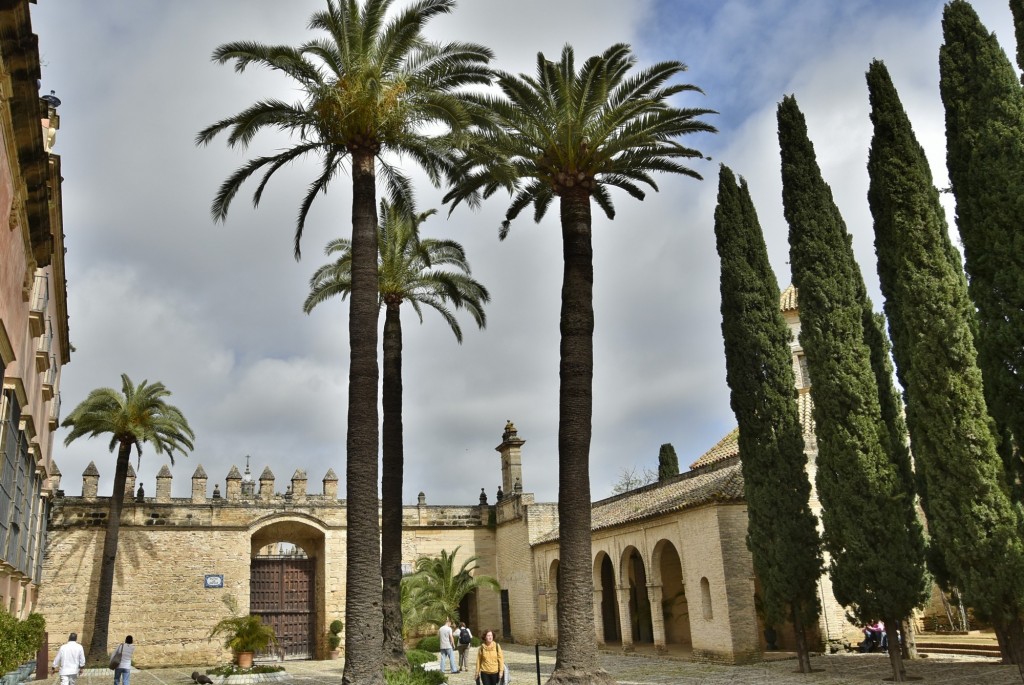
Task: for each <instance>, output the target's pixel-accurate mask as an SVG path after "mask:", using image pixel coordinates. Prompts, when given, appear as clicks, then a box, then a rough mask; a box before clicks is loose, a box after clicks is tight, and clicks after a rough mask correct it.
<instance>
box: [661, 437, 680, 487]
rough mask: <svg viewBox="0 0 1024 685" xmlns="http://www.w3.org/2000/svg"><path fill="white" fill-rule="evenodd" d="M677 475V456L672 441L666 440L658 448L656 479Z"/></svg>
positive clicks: (665, 478) (666, 478)
mask: <svg viewBox="0 0 1024 685" xmlns="http://www.w3.org/2000/svg"><path fill="white" fill-rule="evenodd" d="M678 475H679V456H678V455H676V448H675V447H673V446H672V443H670V442H666V443H665V444H664V445H662V446H661V449H660V450H658V480H668V479H669V478H671V477H673V476H678Z"/></svg>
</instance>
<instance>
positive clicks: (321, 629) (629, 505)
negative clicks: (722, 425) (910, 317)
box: [40, 288, 855, 666]
mask: <svg viewBox="0 0 1024 685" xmlns="http://www.w3.org/2000/svg"><path fill="white" fill-rule="evenodd" d="M782 308H783V311H784V313H785V316H786V319H787V321H788V322H789V324H790V326H791V327H792V328H793V329H794V333H797V332H798V327H799V320H798V318H797V309H796V293H795V291H794V290H793V289H792V288H790V289H788V290H787V291H786V292H784V293H783V295H782ZM795 340H796V339H795V338H794V343H793V348H792V351H793V364H794V369H795V370H796V371H797V372H798V375H797V379H798V380H797V385H798V394H799V398H800V407H801V417H802V419H803V421H804V425H805V438H806V440H805V442H806V444H807V446H808V447H807V452H808V457H809V467H808V468H809V471H810V475H811V477H812V482H813V464H814V457H815V455H816V450H815V444H814V435H813V426H812V424H811V419H810V394H809V388H810V380H809V378H808V377H807V375H806V367H805V366H804V365H803V364H802V361H801V360H802V356H803V353H802V350H801V349H800V347H799V344H798V343H797V342H795ZM801 369H803V371H801ZM525 442H526V441H525V440H524V439H523V438H521V437H520V436H519V433H518V431H517V429H516V427H515V425H513V424H512V422H511V421H510V422H508V423H507V424H506V426H505V430H504V432H503V433H502V436H501V443H500V444H499V445H498V446H497V447H496V451H497V452H498V453H499V455H500V470H501V486H500V489H499V491H498V501H497V502H495V503H494V504H489V503H488V502H487V496H486V494H484V493H483V492H481V495H480V501H479V504H476V505H472V506H459V505H444V504H439V505H434V504H428V503H427V502H426V497H425V495H424V494H423V493H420V496H419V498H418V502H417V504H416V505H414V506H413V505H407V506H405V507H404V508H403V522H404V525H403V529H404V530H403V540H402V550H403V561H404V563H406V564H408V566H409V567H411V566H412V564H413V563H414V562H415V560H416V559H418V558H420V557H422V556H437V555H438V554H439V553H440V551H441V550H447V551H449V552H450V551H452V550H455V549H456V548H458V556H457V559H456V564H457V565H458V564H460V563H461V560H464V559H466V558H467V557H469V556H477V557H479V562H478V563H479V571H478V572H479V573H486V574H489V575H492V576H494V577H496V578H497V579H498V582H499V584H500V586H501V590H500V592H497V593H495V592H493V591H489V590H480V591H478V592H477V593H476V594H475V595H474V596H472V597H470V598H468V599H467V601H466V602H464V604H463V606H462V607H461V608H460V617H461V618H462V619H463V620H465V621H466V623H467V624H468V625H470V626H471V627H472V628H474V629H475V630H476V632H477V633H478V634H479V633H480V631H481V630H482V629H485V628H493V629H494V630H495V631H496V633H497V634H498V635H499V636H500V638H501V639H502V640H506V641H514V642H518V643H525V644H531V643H535V642H539V643H545V644H553V643H554V642H555V641H556V636H557V629H558V626H557V617H556V610H555V607H556V605H557V601H558V598H557V588H558V564H559V561H558V507H557V504H555V503H540V502H536V501H534V496H533V495H532V494H531V493H529V492H526V491H525V490H524V485H523V484H524V482H526V481H525V480H524V473H523V459H522V450H523V446H524V444H525ZM82 478H83V482H82V496H81V497H63V496H58V497H57V498H56V499H55V501H54V506H53V509H52V512H51V522H50V533H49V540H48V545H47V553H46V559H45V562H44V566H43V578H44V583H45V584H46V588H47V591H46V593H44V595H43V597H42V600H41V602H40V610H41V611H42V613H43V614H44V616H45V617H46V619H47V625H48V626H50V627H51V632H53V633H54V634H57V635H60V634H64V633H66V632H69V631H72V630H75V631H78V632H79V633H83V632H85V631H87V630H89V628H90V626H91V623H92V614H91V611H92V608H93V607H94V606H95V598H94V597H93V596H92V594H91V593H92V592H93V591H94V590H93V586H94V582H93V579H94V577H95V575H96V573H97V572H98V569H99V565H100V553H101V550H102V546H103V532H104V529H105V525H106V517H107V512H108V510H109V498H107V497H100V496H99V494H98V492H97V484H98V482H99V471H98V470H97V469H96V467H95V465H94V464H90V465H89V467H88V468H87V469H86V471H85V473H84V474H83V476H82ZM171 479H172V476H171V473H170V470H169V469H167V468H166V467H164V468H163V469H162V470H161V471H160V473H159V474H157V477H156V488H155V494H154V496H152V497H146V496H144V495H143V493H142V488H141V486H140V488H139V494H138V495H137V496H136V497H135V498H134V499H133V498H131V497H129V498H128V501H126V503H125V509H124V512H123V516H122V523H121V542H120V545H119V549H118V559H117V570H116V575H115V584H114V592H115V597H114V598H113V606H112V611H111V624H110V635H111V636H112V639H113V638H116V637H118V636H120V635H123V634H126V633H131V634H132V635H133V636H134V637H135V640H136V643H137V644H138V645H139V646H140V650H139V652H138V653H137V654H138V659H139V664H140V665H144V666H155V665H165V664H183V663H185V664H200V663H216V662H218V661H222V660H224V659H225V658H226V657H227V654H226V653H225V652H224V650H223V649H222V647H221V642H220V641H219V640H216V639H210V638H209V637H208V635H209V631H210V628H211V626H213V624H214V623H216V622H217V620H219V619H220V618H222V617H224V616H225V615H227V611H228V610H227V609H226V608H225V605H224V603H223V600H224V598H225V597H226V596H228V595H230V596H231V597H233V598H234V599H235V600H236V601H237V603H238V606H240V607H242V608H248V609H249V610H250V611H252V612H253V613H258V614H260V615H262V616H263V617H264V620H265V621H267V622H269V623H271V624H273V625H274V626H275V629H276V630H277V632H278V635H279V636H281V638H282V643H283V644H284V647H285V657H286V658H317V657H323V656H324V655H325V653H326V645H325V638H326V633H327V626H328V625H329V624H330V622H331V621H332V620H334V619H336V618H341V619H344V613H345V606H344V599H345V501H344V500H340V499H338V491H337V490H338V482H337V478H336V476H335V475H334V472H333V471H328V473H327V474H326V475H325V476H324V478H323V479H322V489H321V491H320V492H317V493H311V492H310V491H309V488H308V480H307V476H306V473H305V471H302V470H301V469H300V470H296V471H295V472H294V474H293V475H292V477H291V480H290V482H289V484H288V485H287V486H286V488H285V492H284V493H280V492H278V487H277V486H276V477H275V476H274V473H273V472H272V471H271V469H270V467H266V468H265V469H264V470H263V472H262V473H261V474H260V476H259V478H258V479H253V477H252V475H251V473H250V471H249V464H248V462H247V463H246V467H245V472H244V473H242V472H239V470H238V468H237V467H232V468H231V470H230V471H229V472H228V473H227V475H226V477H225V480H224V489H223V490H221V489H220V484H219V483H217V484H214V485H213V491H212V493H211V491H210V485H211V484H210V483H209V482H208V477H207V474H206V472H205V470H204V469H203V467H202V466H201V465H200V466H199V467H198V468H197V469H196V470H195V473H194V474H193V475H192V488H191V496H190V497H187V498H172V497H171ZM135 486H136V483H135V474H134V472H130V473H129V478H128V482H127V483H126V486H125V487H126V492H127V494H131V493H132V492H134V490H135ZM812 497H813V499H812V502H811V505H812V508H813V509H814V510H815V512H816V513H817V512H820V504H819V503H818V501H817V498H816V496H814V495H813V494H812ZM592 525H593V546H592V549H593V581H594V584H593V587H594V616H595V631H596V634H595V640H596V641H597V642H598V643H600V644H603V645H606V646H607V645H614V646H619V647H621V648H622V649H624V650H627V651H629V650H631V649H634V648H635V646H636V645H638V644H647V645H651V646H653V647H654V648H655V649H657V650H659V651H669V652H672V653H674V654H681V655H685V656H689V657H690V658H693V659H697V660H703V661H717V662H724V663H742V662H748V661H752V660H756V659H758V658H760V654H761V652H762V650H763V649H764V648H765V646H766V645H765V642H764V640H763V639H762V635H763V628H764V626H763V625H761V623H760V621H759V619H758V616H757V612H756V609H755V593H756V591H757V580H756V578H755V577H754V572H753V566H752V562H751V558H750V552H749V551H748V550H747V546H746V542H745V538H746V532H747V510H746V504H745V502H744V499H743V477H742V473H741V470H740V464H739V454H738V443H737V431H735V430H734V431H732V432H731V433H730V434H729V435H727V436H726V437H725V438H723V439H722V440H721V441H720V442H719V443H718V444H716V445H715V446H714V447H712V449H710V450H709V451H708V452H707V453H705V454H704V455H702V456H701V457H700V458H699V459H697V460H696V461H695V462H694V463H693V464H692V465H691V468H690V470H689V471H687V472H685V473H682V474H680V475H678V476H675V477H673V478H669V479H667V480H664V481H661V482H658V483H653V484H651V485H647V486H644V487H642V488H639V489H636V490H632V491H629V492H626V493H623V494H620V495H617V496H614V497H610V498H608V499H604V500H601V501H599V502H595V503H594V505H593V512H592ZM281 543H285V545H284V546H282V544H281ZM292 546H294V547H295V548H296V550H301V552H297V551H293V550H291V547H292ZM285 548H287V549H288V550H289V551H288V552H287V553H283V550H284V549H285ZM819 594H820V597H821V598H822V603H823V607H824V611H823V613H822V617H821V619H820V621H819V625H818V626H817V630H816V631H813V630H812V633H815V634H812V635H811V636H809V637H810V640H811V644H815V643H817V644H819V645H821V644H823V643H824V642H826V641H840V640H842V639H844V638H846V639H849V638H851V637H853V636H854V635H855V631H853V630H851V628H852V627H851V626H849V624H848V623H847V622H846V621H845V619H844V617H843V608H842V607H841V606H839V605H838V604H837V603H836V602H835V600H834V598H833V597H832V594H831V587H830V585H829V582H828V578H827V577H823V578H822V579H821V580H820V581H819ZM780 634H781V635H782V636H783V640H781V646H782V647H783V648H786V647H792V645H791V644H789V643H788V642H787V640H788V639H790V638H789V637H788V635H787V631H780Z"/></svg>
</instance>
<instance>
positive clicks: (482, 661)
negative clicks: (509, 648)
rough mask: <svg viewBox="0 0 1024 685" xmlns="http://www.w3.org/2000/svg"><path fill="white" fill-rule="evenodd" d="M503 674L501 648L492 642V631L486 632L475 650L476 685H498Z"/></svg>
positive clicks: (503, 666)
mask: <svg viewBox="0 0 1024 685" xmlns="http://www.w3.org/2000/svg"><path fill="white" fill-rule="evenodd" d="M504 674H505V657H504V655H503V654H502V653H501V646H500V645H499V644H498V643H497V642H495V641H494V631H493V630H488V631H487V632H485V633H484V641H483V642H481V643H480V647H479V648H478V649H477V650H476V682H477V683H478V685H498V682H499V681H500V680H501V677H502V676H503V675H504Z"/></svg>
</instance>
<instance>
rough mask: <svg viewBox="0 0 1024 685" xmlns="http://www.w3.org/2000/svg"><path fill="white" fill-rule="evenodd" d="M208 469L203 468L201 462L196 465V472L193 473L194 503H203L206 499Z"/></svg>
mask: <svg viewBox="0 0 1024 685" xmlns="http://www.w3.org/2000/svg"><path fill="white" fill-rule="evenodd" d="M206 481H207V478H206V471H205V469H203V465H202V464H200V465H199V466H197V467H196V470H195V472H194V473H193V474H192V503H193V504H202V503H203V502H205V501H206Z"/></svg>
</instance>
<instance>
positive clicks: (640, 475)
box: [612, 466, 658, 495]
mask: <svg viewBox="0 0 1024 685" xmlns="http://www.w3.org/2000/svg"><path fill="white" fill-rule="evenodd" d="M657 479H658V474H656V473H655V472H654V471H652V470H650V469H649V468H646V467H645V468H643V469H641V468H640V467H638V466H633V467H630V468H626V467H623V468H622V470H621V471H620V472H619V480H617V481H616V482H615V485H613V486H612V494H613V495H621V494H622V493H624V492H629V491H630V490H636V489H637V488H642V487H643V486H645V485H650V484H651V483H653V482H654V481H656V480H657Z"/></svg>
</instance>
